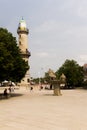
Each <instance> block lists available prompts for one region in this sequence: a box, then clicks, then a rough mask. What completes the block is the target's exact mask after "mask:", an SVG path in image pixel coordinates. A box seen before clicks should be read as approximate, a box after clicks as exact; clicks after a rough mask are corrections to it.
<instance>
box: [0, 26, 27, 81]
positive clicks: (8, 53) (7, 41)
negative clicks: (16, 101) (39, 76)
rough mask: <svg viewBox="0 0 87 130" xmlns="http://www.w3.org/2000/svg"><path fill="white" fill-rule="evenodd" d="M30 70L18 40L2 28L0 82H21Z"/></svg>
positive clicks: (0, 37)
mask: <svg viewBox="0 0 87 130" xmlns="http://www.w3.org/2000/svg"><path fill="white" fill-rule="evenodd" d="M28 69H29V66H28V63H27V62H25V60H23V59H22V57H21V51H20V49H19V47H18V46H17V41H16V38H15V37H13V35H12V33H10V32H8V30H7V29H4V28H0V81H3V80H5V79H6V80H11V81H15V82H19V81H20V80H21V79H22V78H23V77H24V76H25V73H26V71H27V70H28Z"/></svg>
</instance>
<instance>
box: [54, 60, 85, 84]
mask: <svg viewBox="0 0 87 130" xmlns="http://www.w3.org/2000/svg"><path fill="white" fill-rule="evenodd" d="M62 73H64V75H65V76H66V82H67V84H68V85H70V86H80V85H82V83H83V79H84V75H83V68H82V67H81V66H79V65H78V64H77V62H76V61H74V60H68V59H67V60H66V61H65V63H64V64H63V65H62V66H61V67H60V68H59V69H58V70H57V71H56V75H57V77H58V78H59V77H60V76H61V74H62Z"/></svg>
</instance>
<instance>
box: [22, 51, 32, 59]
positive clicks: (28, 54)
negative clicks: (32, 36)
mask: <svg viewBox="0 0 87 130" xmlns="http://www.w3.org/2000/svg"><path fill="white" fill-rule="evenodd" d="M21 55H22V57H23V58H26V57H27V58H28V57H30V56H31V53H30V52H29V50H28V49H26V51H25V52H22V53H21Z"/></svg>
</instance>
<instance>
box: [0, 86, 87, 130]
mask: <svg viewBox="0 0 87 130" xmlns="http://www.w3.org/2000/svg"><path fill="white" fill-rule="evenodd" d="M61 92H62V96H53V91H52V90H41V91H39V90H36V89H35V90H33V91H32V92H30V90H29V89H26V88H21V89H19V90H15V93H19V94H23V95H20V96H17V97H12V98H9V99H4V100H0V130H87V91H86V90H61Z"/></svg>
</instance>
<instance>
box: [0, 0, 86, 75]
mask: <svg viewBox="0 0 87 130" xmlns="http://www.w3.org/2000/svg"><path fill="white" fill-rule="evenodd" d="M0 5H1V6H0V26H1V27H4V28H7V29H8V31H10V32H11V33H12V34H13V36H15V37H16V38H17V40H18V35H17V27H18V24H19V21H20V19H21V18H22V16H23V18H24V19H25V20H26V23H27V27H28V28H29V30H30V34H29V36H28V37H29V41H28V42H29V43H28V44H29V51H30V52H31V57H30V59H29V64H30V74H31V76H32V77H37V76H38V75H40V76H42V75H43V73H44V72H45V71H47V70H48V69H49V68H51V69H53V70H54V71H56V70H57V69H58V68H59V67H60V66H61V65H62V64H63V63H64V62H65V60H66V59H70V60H71V59H74V60H75V61H77V62H78V64H79V65H83V64H84V63H87V1H86V0H15V1H13V0H0Z"/></svg>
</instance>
